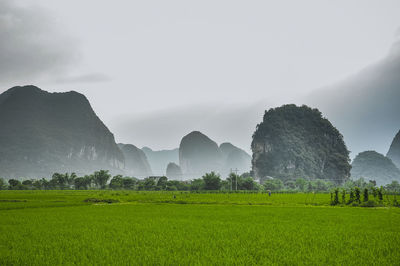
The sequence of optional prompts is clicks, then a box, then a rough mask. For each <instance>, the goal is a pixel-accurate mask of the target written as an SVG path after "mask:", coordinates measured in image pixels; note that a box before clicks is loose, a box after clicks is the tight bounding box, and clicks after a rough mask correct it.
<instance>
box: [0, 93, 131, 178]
mask: <svg viewBox="0 0 400 266" xmlns="http://www.w3.org/2000/svg"><path fill="white" fill-rule="evenodd" d="M0 125H1V127H0V176H2V177H5V178H18V177H32V178H40V177H49V176H50V175H51V174H53V173H54V172H72V171H73V172H76V173H78V174H86V173H91V172H93V171H95V170H99V169H109V170H111V172H115V173H119V172H121V171H122V169H123V167H124V156H123V154H122V152H121V151H120V149H119V148H118V146H117V145H116V143H115V140H114V136H113V134H112V133H111V132H110V131H109V130H108V128H107V127H106V126H105V125H104V124H103V123H102V122H101V120H100V119H99V118H98V117H97V116H96V114H95V113H94V111H93V109H92V107H91V106H90V103H89V102H88V100H87V99H86V97H85V96H84V95H82V94H79V93H77V92H73V91H71V92H66V93H48V92H46V91H43V90H41V89H39V88H37V87H35V86H24V87H13V88H11V89H9V90H8V91H6V92H4V93H3V94H1V95H0Z"/></svg>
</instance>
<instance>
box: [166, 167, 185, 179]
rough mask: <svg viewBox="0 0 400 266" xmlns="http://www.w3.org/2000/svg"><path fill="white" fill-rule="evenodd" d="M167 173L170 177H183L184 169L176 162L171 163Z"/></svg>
mask: <svg viewBox="0 0 400 266" xmlns="http://www.w3.org/2000/svg"><path fill="white" fill-rule="evenodd" d="M166 175H167V177H168V178H169V179H173V180H180V179H183V175H182V170H181V168H180V167H179V165H177V164H176V163H169V164H168V166H167V170H166Z"/></svg>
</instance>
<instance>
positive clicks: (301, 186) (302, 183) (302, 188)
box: [296, 178, 307, 191]
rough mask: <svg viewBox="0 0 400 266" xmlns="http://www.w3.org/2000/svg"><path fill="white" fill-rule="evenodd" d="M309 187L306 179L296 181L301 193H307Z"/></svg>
mask: <svg viewBox="0 0 400 266" xmlns="http://www.w3.org/2000/svg"><path fill="white" fill-rule="evenodd" d="M306 185H307V181H306V180H305V179H304V178H297V179H296V187H297V188H298V189H299V190H300V191H305V189H306Z"/></svg>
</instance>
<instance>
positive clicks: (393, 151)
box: [386, 130, 400, 168]
mask: <svg viewBox="0 0 400 266" xmlns="http://www.w3.org/2000/svg"><path fill="white" fill-rule="evenodd" d="M386 156H387V157H388V158H390V159H391V160H392V161H393V163H394V164H395V165H396V166H397V167H398V168H400V130H399V132H397V134H396V136H395V137H394V139H393V141H392V144H391V145H390V148H389V151H388V153H387V155H386Z"/></svg>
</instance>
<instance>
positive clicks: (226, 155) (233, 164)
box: [219, 142, 251, 176]
mask: <svg viewBox="0 0 400 266" xmlns="http://www.w3.org/2000/svg"><path fill="white" fill-rule="evenodd" d="M219 150H220V151H221V155H222V158H221V160H222V165H223V169H222V172H223V173H222V174H223V175H224V176H227V175H229V173H230V171H231V169H232V170H233V169H237V170H238V171H239V172H241V173H243V172H249V171H250V169H251V156H250V155H249V154H248V153H247V152H245V151H244V150H242V149H240V148H238V147H236V146H234V145H232V144H231V143H228V142H225V143H222V144H221V145H220V146H219Z"/></svg>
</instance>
